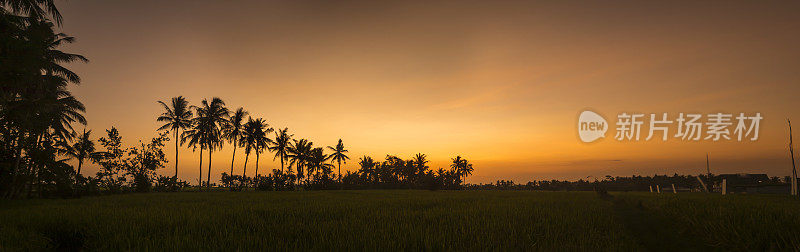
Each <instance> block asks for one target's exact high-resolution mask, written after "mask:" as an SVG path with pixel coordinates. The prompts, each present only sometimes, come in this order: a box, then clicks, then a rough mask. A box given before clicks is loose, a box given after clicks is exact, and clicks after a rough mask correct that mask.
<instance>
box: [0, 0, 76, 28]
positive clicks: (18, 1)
mask: <svg viewBox="0 0 800 252" xmlns="http://www.w3.org/2000/svg"><path fill="white" fill-rule="evenodd" d="M0 6H8V8H9V9H10V10H11V11H12V12H17V13H22V14H24V15H27V16H29V17H31V18H33V19H37V20H44V19H45V18H47V14H50V15H51V16H52V17H53V19H54V20H55V21H56V23H57V24H58V25H59V26H60V25H61V21H62V18H61V13H60V12H59V11H58V9H57V8H56V4H55V1H53V0H0Z"/></svg>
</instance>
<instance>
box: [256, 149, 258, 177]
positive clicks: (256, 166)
mask: <svg viewBox="0 0 800 252" xmlns="http://www.w3.org/2000/svg"><path fill="white" fill-rule="evenodd" d="M258 156H259V155H258V151H256V177H258Z"/></svg>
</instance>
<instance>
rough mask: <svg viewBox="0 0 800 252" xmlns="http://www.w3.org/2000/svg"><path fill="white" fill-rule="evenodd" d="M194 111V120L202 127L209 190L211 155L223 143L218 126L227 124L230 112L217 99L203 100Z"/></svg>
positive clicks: (220, 100) (209, 187) (223, 103)
mask: <svg viewBox="0 0 800 252" xmlns="http://www.w3.org/2000/svg"><path fill="white" fill-rule="evenodd" d="M195 110H196V112H197V117H196V118H195V120H197V123H198V124H199V125H202V127H200V129H201V131H202V135H203V140H205V147H206V148H207V149H208V173H207V174H206V176H207V178H206V181H207V182H208V184H206V186H207V187H208V189H211V154H212V153H213V152H214V150H215V149H217V148H221V147H222V144H223V141H222V132H221V127H220V126H222V125H225V124H226V123H228V118H229V117H230V116H229V114H230V112H229V111H228V109H227V108H225V102H223V101H222V99H220V98H217V97H214V98H212V99H211V101H210V102H209V101H208V100H207V99H203V101H202V102H201V103H200V106H199V107H195Z"/></svg>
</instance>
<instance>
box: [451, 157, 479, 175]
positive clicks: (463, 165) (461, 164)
mask: <svg viewBox="0 0 800 252" xmlns="http://www.w3.org/2000/svg"><path fill="white" fill-rule="evenodd" d="M450 168H451V169H452V171H453V172H454V173H455V174H456V176H458V177H459V178H461V177H464V179H466V178H467V176H468V175H471V174H472V171H473V170H475V169H474V168H472V164H470V163H469V161H467V160H466V159H463V158H461V156H456V157H455V158H453V159H452V163H451V164H450Z"/></svg>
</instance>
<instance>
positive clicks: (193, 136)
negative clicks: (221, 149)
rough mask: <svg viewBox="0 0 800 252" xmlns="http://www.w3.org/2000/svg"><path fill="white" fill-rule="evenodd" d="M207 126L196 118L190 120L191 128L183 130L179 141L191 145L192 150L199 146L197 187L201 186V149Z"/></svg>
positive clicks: (203, 145)
mask: <svg viewBox="0 0 800 252" xmlns="http://www.w3.org/2000/svg"><path fill="white" fill-rule="evenodd" d="M207 127H208V126H207V125H205V124H203V123H201V122H200V121H199V120H197V118H195V119H194V120H192V128H191V129H188V130H186V131H184V134H183V135H182V138H181V142H186V141H188V143H187V144H186V145H188V146H191V147H192V151H194V150H196V149H197V148H200V178H198V179H197V187H198V188H199V189H202V188H203V150H204V149H206V143H207V142H208V140H206V134H205V133H206V132H207V131H208V130H207V129H205V128H207Z"/></svg>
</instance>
